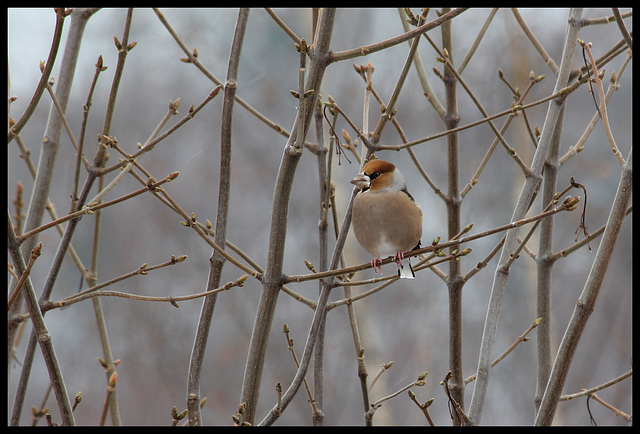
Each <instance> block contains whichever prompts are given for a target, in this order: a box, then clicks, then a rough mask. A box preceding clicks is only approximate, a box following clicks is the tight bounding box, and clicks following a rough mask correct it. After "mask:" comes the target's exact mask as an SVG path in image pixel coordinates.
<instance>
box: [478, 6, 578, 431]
mask: <svg viewBox="0 0 640 434" xmlns="http://www.w3.org/2000/svg"><path fill="white" fill-rule="evenodd" d="M581 16H582V9H572V10H571V12H570V16H569V20H568V23H567V31H566V34H565V41H564V47H563V52H562V62H561V64H560V70H559V71H558V77H557V80H556V84H555V88H554V92H553V93H554V94H556V93H558V92H560V90H561V89H563V88H564V87H565V86H566V85H567V82H568V80H569V74H570V72H571V65H572V63H573V57H574V54H575V47H576V43H577V36H578V31H579V30H580V22H579V19H580V17H581ZM564 102H565V97H563V96H561V97H559V98H556V99H554V100H552V101H551V102H549V107H548V109H547V115H546V117H545V121H544V125H543V127H542V134H541V136H540V141H539V142H538V147H537V148H536V152H535V154H534V156H533V162H532V165H531V171H530V172H529V173H527V175H526V178H525V182H524V185H523V186H522V189H521V190H520V196H519V197H518V201H517V202H516V205H515V207H514V210H513V214H512V217H511V221H516V220H519V219H521V218H523V217H524V216H525V214H526V212H527V210H528V209H529V205H530V203H531V200H532V198H533V196H534V194H535V191H536V189H537V187H538V185H539V184H540V181H541V179H542V169H543V167H544V161H545V159H546V158H547V154H548V151H549V147H550V145H551V140H552V138H553V135H554V130H555V126H556V123H557V121H558V117H559V115H560V111H561V108H562V106H563V105H564ZM518 233H519V228H514V229H511V230H510V231H509V232H507V235H506V237H505V242H504V245H503V246H502V252H501V254H500V259H499V260H498V266H497V267H496V271H495V273H494V277H493V284H492V287H491V295H490V298H489V306H488V308H487V315H486V318H485V323H484V330H483V333H482V343H481V346H480V356H479V357H478V369H477V372H478V380H477V381H476V385H475V387H474V389H473V396H472V398H471V405H470V409H469V417H470V419H471V420H472V421H473V423H475V424H478V423H480V418H481V416H482V409H483V407H484V402H485V396H486V393H487V387H488V384H489V371H490V369H491V362H492V361H493V346H494V343H495V337H496V330H497V328H498V319H499V317H500V308H501V306H502V299H503V297H504V289H505V286H506V284H507V279H508V277H509V268H510V264H511V262H512V258H511V256H512V255H513V253H514V252H515V250H516V248H517V247H518V239H517V238H518Z"/></svg>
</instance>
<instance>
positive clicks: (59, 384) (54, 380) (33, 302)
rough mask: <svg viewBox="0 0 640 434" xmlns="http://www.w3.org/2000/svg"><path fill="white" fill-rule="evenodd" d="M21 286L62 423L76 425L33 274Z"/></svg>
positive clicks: (16, 250) (12, 238)
mask: <svg viewBox="0 0 640 434" xmlns="http://www.w3.org/2000/svg"><path fill="white" fill-rule="evenodd" d="M7 223H8V230H7V236H8V241H7V245H8V246H9V253H10V255H11V259H12V260H13V265H14V266H15V268H16V272H17V273H18V275H22V274H23V273H25V272H26V264H25V262H24V258H23V257H22V254H21V252H20V245H19V243H18V239H17V237H16V234H15V232H14V229H13V225H12V224H11V218H9V216H7ZM41 250H42V245H41V244H39V245H38V246H37V247H36V248H35V249H34V250H33V251H32V252H31V257H34V256H35V257H37V256H40V251H41ZM22 288H23V289H22V293H23V294H24V299H25V304H26V305H27V309H28V311H29V314H30V316H31V322H32V323H33V331H32V333H31V338H30V340H29V343H31V341H35V340H37V341H38V344H39V345H40V349H41V351H42V356H43V358H44V361H45V364H46V365H47V372H48V373H49V379H50V380H51V385H52V386H53V391H54V393H55V395H56V401H57V403H58V410H59V411H60V416H61V418H62V423H63V424H64V425H67V426H73V425H75V420H74V418H73V411H71V403H70V402H69V395H68V394H67V387H66V385H65V383H64V378H62V371H61V370H60V365H59V364H58V358H57V357H56V352H55V349H54V348H53V342H52V339H51V334H50V333H49V330H48V329H47V325H46V324H45V322H44V315H43V313H42V312H41V311H40V305H39V304H38V297H37V296H36V292H35V290H34V289H33V285H32V284H31V279H30V278H27V279H26V280H25V282H24V285H23V287H22ZM14 408H15V407H14ZM14 416H15V414H14ZM18 423H19V414H18V418H17V419H12V424H14V425H17V424H18Z"/></svg>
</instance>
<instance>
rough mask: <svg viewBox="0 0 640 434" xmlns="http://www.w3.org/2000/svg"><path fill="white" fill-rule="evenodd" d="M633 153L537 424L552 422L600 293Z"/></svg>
mask: <svg viewBox="0 0 640 434" xmlns="http://www.w3.org/2000/svg"><path fill="white" fill-rule="evenodd" d="M632 154H633V149H631V151H629V157H628V158H627V162H626V163H625V164H624V165H623V166H622V173H621V174H620V183H619V184H618V190H617V192H616V197H615V199H614V201H613V205H612V207H611V211H610V213H609V218H608V219H607V224H606V226H605V230H604V234H603V235H602V242H601V243H600V246H599V247H598V251H597V252H596V257H595V258H594V260H593V264H592V266H591V271H590V272H589V277H587V281H586V282H585V285H584V288H583V290H582V293H581V294H580V297H579V298H578V301H577V302H576V306H575V307H574V309H573V314H572V315H571V319H570V320H569V325H568V326H567V329H566V331H565V334H564V336H563V337H562V342H560V348H559V349H558V355H557V356H556V359H555V362H554V363H553V369H552V370H551V376H550V378H549V383H548V385H547V388H546V390H545V392H544V396H543V398H542V402H541V403H540V409H539V411H538V414H537V416H536V421H535V424H536V425H551V423H552V422H553V416H554V415H555V412H556V408H557V406H558V400H559V399H560V395H561V393H562V388H563V387H564V383H565V380H566V379H567V374H568V372H569V367H570V366H571V361H572V360H573V356H574V354H575V351H576V348H577V347H578V342H580V337H581V336H582V332H583V331H584V328H585V327H586V325H587V321H588V320H589V317H590V316H591V313H592V312H593V309H594V308H595V304H596V299H597V298H598V294H599V293H600V288H601V287H602V281H603V279H604V276H605V274H606V272H607V268H608V266H609V262H610V261H611V257H612V256H613V250H614V248H615V246H616V242H617V240H618V235H620V229H621V228H622V223H623V222H624V217H625V214H626V211H627V206H628V205H629V201H630V200H631V192H632V189H633V176H632V175H633V165H632V161H631V160H632Z"/></svg>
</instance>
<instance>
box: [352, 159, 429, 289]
mask: <svg viewBox="0 0 640 434" xmlns="http://www.w3.org/2000/svg"><path fill="white" fill-rule="evenodd" d="M351 183H352V184H355V185H357V186H358V187H360V188H362V191H361V192H359V193H358V195H357V196H356V198H355V200H354V202H353V232H354V234H355V236H356V239H357V240H358V242H359V243H360V245H361V246H362V247H363V248H364V249H365V250H366V251H367V252H368V253H369V254H370V255H371V256H373V257H374V258H373V260H372V261H371V265H372V266H373V269H374V270H375V271H377V272H379V273H382V265H381V264H380V263H381V262H382V259H381V258H386V257H388V256H392V255H393V257H394V261H395V262H396V263H397V264H398V275H399V276H400V277H402V278H408V279H413V278H414V277H415V274H414V272H413V269H412V268H411V263H410V262H409V259H408V258H407V262H408V265H409V266H408V267H407V268H405V267H403V265H402V260H403V259H404V252H406V251H409V250H413V249H416V248H418V247H420V237H421V236H422V210H421V209H420V207H419V206H418V205H417V204H416V203H415V201H414V200H413V197H412V196H411V195H410V194H409V192H408V191H407V184H406V183H405V180H404V176H403V175H402V173H401V172H400V171H399V170H398V169H397V168H396V166H394V165H393V164H391V163H389V162H388V161H384V160H371V161H369V162H368V163H367V164H365V165H364V167H363V168H362V173H360V174H359V175H358V176H356V177H355V178H353V179H352V180H351Z"/></svg>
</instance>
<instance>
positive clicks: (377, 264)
mask: <svg viewBox="0 0 640 434" xmlns="http://www.w3.org/2000/svg"><path fill="white" fill-rule="evenodd" d="M371 266H372V267H373V270H374V271H375V272H376V273H380V274H382V259H380V258H373V259H372V260H371Z"/></svg>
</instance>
